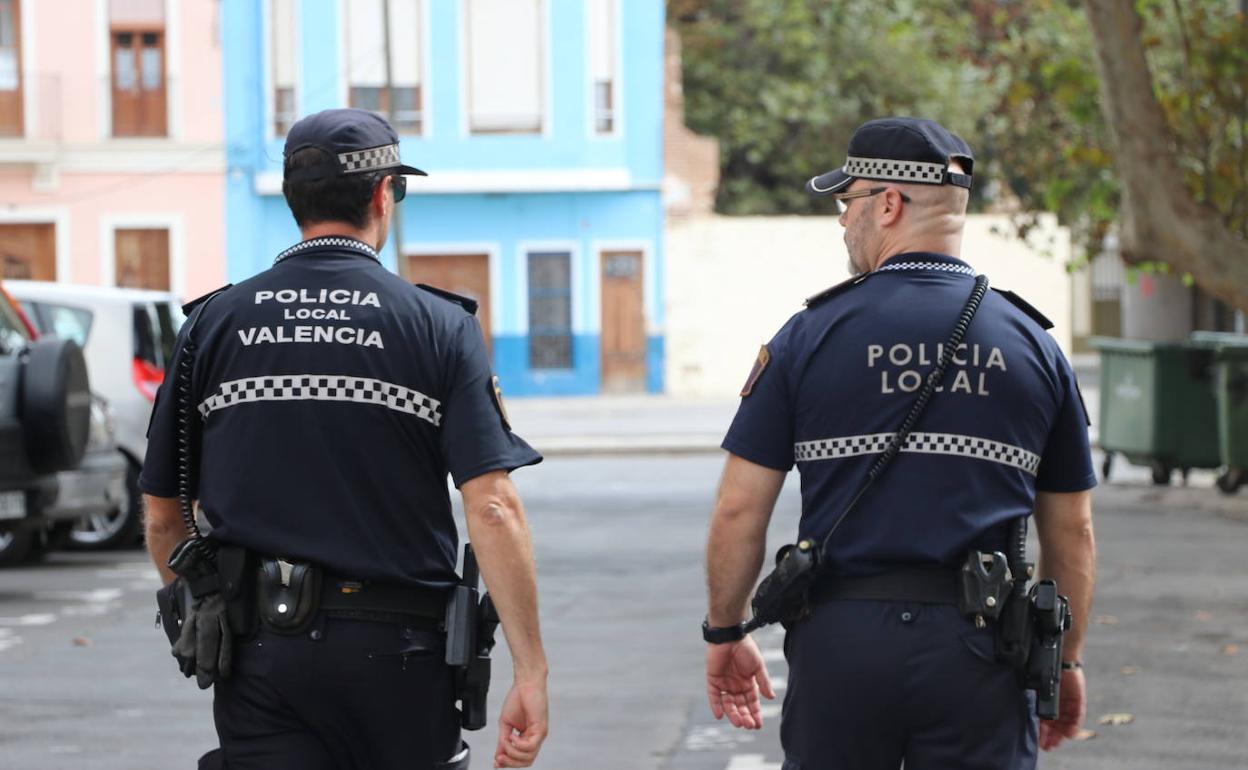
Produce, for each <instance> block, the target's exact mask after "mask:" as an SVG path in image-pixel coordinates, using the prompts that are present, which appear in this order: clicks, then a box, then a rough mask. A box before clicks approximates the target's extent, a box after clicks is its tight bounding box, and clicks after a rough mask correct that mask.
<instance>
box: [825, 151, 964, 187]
mask: <svg viewBox="0 0 1248 770" xmlns="http://www.w3.org/2000/svg"><path fill="white" fill-rule="evenodd" d="M843 170H844V172H845V173H846V174H848V175H849V176H858V177H866V178H868V179H885V180H888V181H892V182H918V183H920V184H943V183H944V181H945V170H946V168H945V165H944V164H943V163H927V162H925V161H918V160H888V159H886V158H855V157H854V156H852V155H851V156H849V157H848V158H846V159H845V167H844V169H843Z"/></svg>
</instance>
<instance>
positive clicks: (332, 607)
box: [320, 574, 447, 628]
mask: <svg viewBox="0 0 1248 770" xmlns="http://www.w3.org/2000/svg"><path fill="white" fill-rule="evenodd" d="M446 600H447V591H446V590H443V589H434V588H414V587H409V586H397V585H393V584H388V583H376V582H373V581H369V580H356V579H353V578H346V577H342V576H340V575H331V574H326V575H325V577H324V580H323V581H322V583H321V603H320V611H321V612H323V613H325V614H326V615H327V616H329V617H338V618H350V619H355V620H381V621H396V622H401V623H409V624H414V625H421V626H426V627H429V628H438V627H440V626H441V625H442V623H443V622H444V621H445V618H446Z"/></svg>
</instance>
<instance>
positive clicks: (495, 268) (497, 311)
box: [399, 241, 527, 337]
mask: <svg viewBox="0 0 1248 770" xmlns="http://www.w3.org/2000/svg"><path fill="white" fill-rule="evenodd" d="M400 252H401V253H400V255H399V258H400V259H407V258H408V257H416V258H420V257H441V256H459V255H475V254H484V255H486V261H487V263H488V265H489V273H490V303H491V304H490V328H489V329H488V331H489V334H490V336H491V337H498V336H500V335H502V334H505V333H506V332H504V331H503V329H504V328H505V327H504V325H503V313H502V308H503V307H504V302H503V300H504V298H503V266H502V262H501V261H500V256H501V254H502V247H501V245H500V244H499V243H498V241H445V242H439V241H405V242H404V243H403V248H402V249H400ZM526 280H527V278H526ZM526 312H527V311H526Z"/></svg>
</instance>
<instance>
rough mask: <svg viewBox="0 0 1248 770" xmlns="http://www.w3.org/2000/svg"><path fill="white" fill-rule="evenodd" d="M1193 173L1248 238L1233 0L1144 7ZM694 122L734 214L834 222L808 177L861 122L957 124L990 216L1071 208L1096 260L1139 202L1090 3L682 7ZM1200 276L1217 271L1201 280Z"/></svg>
mask: <svg viewBox="0 0 1248 770" xmlns="http://www.w3.org/2000/svg"><path fill="white" fill-rule="evenodd" d="M1137 6H1138V8H1139V10H1140V12H1141V15H1142V16H1143V18H1144V20H1145V25H1144V44H1145V46H1146V47H1147V50H1148V52H1149V63H1150V66H1151V68H1152V71H1153V75H1154V78H1153V82H1154V90H1155V94H1156V97H1157V100H1158V102H1159V103H1160V105H1161V106H1162V109H1163V111H1164V114H1165V116H1166V119H1167V121H1168V123H1169V127H1170V130H1171V131H1172V132H1173V134H1174V136H1175V138H1176V146H1175V147H1174V148H1173V149H1174V152H1175V153H1176V155H1177V160H1178V165H1179V168H1180V169H1181V170H1182V175H1183V179H1182V180H1161V179H1159V180H1158V181H1157V183H1158V184H1175V183H1182V184H1185V185H1186V186H1187V187H1188V188H1189V189H1191V190H1192V192H1193V193H1194V194H1195V196H1196V198H1197V200H1199V201H1201V202H1203V203H1207V204H1208V205H1210V206H1212V207H1214V208H1215V209H1216V210H1217V211H1218V212H1219V214H1220V215H1221V216H1222V217H1223V219H1224V221H1225V223H1226V226H1227V227H1228V228H1230V229H1232V230H1233V231H1234V232H1236V233H1239V234H1240V235H1241V236H1248V126H1246V121H1248V24H1245V19H1244V16H1243V4H1242V3H1238V2H1232V1H1231V0H1208V1H1207V2H1198V3H1193V2H1186V1H1185V0H1137ZM668 9H669V18H670V20H671V23H672V24H673V25H674V26H675V27H676V29H677V31H678V32H679V33H680V34H681V36H682V38H683V50H684V77H685V94H686V117H687V122H688V123H689V124H690V126H691V127H692V128H693V129H694V130H696V131H699V132H702V133H707V134H711V135H714V136H716V137H718V138H719V140H720V146H721V172H722V177H721V178H722V182H721V188H720V191H719V197H718V200H717V209H718V210H719V211H721V212H722V213H727V214H773V213H812V212H816V211H818V212H826V210H827V207H826V206H824V205H823V202H822V201H812V200H810V199H808V198H807V197H806V196H805V194H804V193H803V192H802V184H803V183H804V181H805V179H807V178H808V177H809V176H811V175H812V174H814V173H818V172H822V171H825V170H827V169H829V168H833V167H835V166H837V165H839V164H840V163H841V162H842V161H843V160H844V153H845V146H846V144H847V142H848V140H849V136H850V133H851V132H852V130H853V128H854V127H855V126H857V125H858V124H860V123H862V122H863V121H865V120H868V119H870V118H872V117H878V116H882V115H889V114H914V115H921V116H924V117H931V118H934V119H936V120H939V121H940V122H941V123H943V124H945V125H946V126H948V127H949V128H951V129H953V130H954V131H956V132H958V133H959V134H961V135H962V136H963V137H965V138H966V139H967V141H968V142H970V143H971V146H972V148H974V149H975V151H976V155H977V160H976V197H975V199H974V202H975V204H974V205H977V206H979V207H981V208H992V209H995V210H1006V211H1012V212H1014V213H1015V214H1016V222H1017V223H1018V225H1019V229H1020V232H1021V233H1022V234H1025V233H1026V231H1027V229H1028V228H1029V226H1030V224H1031V223H1032V221H1033V220H1034V216H1035V215H1036V214H1037V213H1040V212H1053V213H1055V214H1056V215H1057V216H1058V218H1059V221H1061V222H1062V223H1063V224H1065V225H1067V226H1069V227H1071V228H1072V230H1073V231H1074V233H1075V235H1076V238H1077V239H1078V241H1079V242H1081V243H1082V244H1083V245H1084V246H1085V248H1087V249H1088V250H1090V251H1095V250H1097V249H1098V248H1099V244H1100V242H1101V238H1102V236H1103V234H1104V233H1105V232H1106V230H1107V229H1108V228H1109V227H1110V226H1111V225H1112V224H1113V223H1114V222H1115V221H1116V220H1117V219H1118V217H1119V215H1120V207H1121V206H1122V196H1121V193H1120V184H1119V181H1118V174H1117V173H1116V172H1115V167H1114V157H1113V151H1112V146H1113V145H1112V142H1111V138H1110V131H1109V130H1108V126H1107V125H1106V123H1105V118H1104V117H1103V112H1102V109H1101V105H1100V94H1099V90H1098V89H1099V83H1098V69H1097V60H1096V43H1097V41H1095V40H1093V38H1092V35H1091V32H1090V30H1089V26H1088V21H1087V18H1086V15H1085V13H1084V11H1083V8H1082V6H1081V5H1080V3H1079V2H1078V0H669V3H668ZM1197 280H1198V282H1199V280H1200V276H1197Z"/></svg>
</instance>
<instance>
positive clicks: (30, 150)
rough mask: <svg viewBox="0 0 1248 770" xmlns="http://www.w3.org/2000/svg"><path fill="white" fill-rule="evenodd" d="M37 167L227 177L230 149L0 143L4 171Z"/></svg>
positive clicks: (139, 142) (125, 142)
mask: <svg viewBox="0 0 1248 770" xmlns="http://www.w3.org/2000/svg"><path fill="white" fill-rule="evenodd" d="M5 166H33V167H36V168H37V170H39V171H40V173H45V174H46V173H49V172H51V173H56V174H66V173H71V174H72V173H151V172H160V173H166V174H168V173H188V174H202V173H224V172H225V146H224V145H222V144H219V143H215V142H179V141H174V140H170V139H109V140H107V141H103V142H83V143H65V142H53V141H39V140H33V141H32V140H27V139H0V168H3V167H5Z"/></svg>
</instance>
